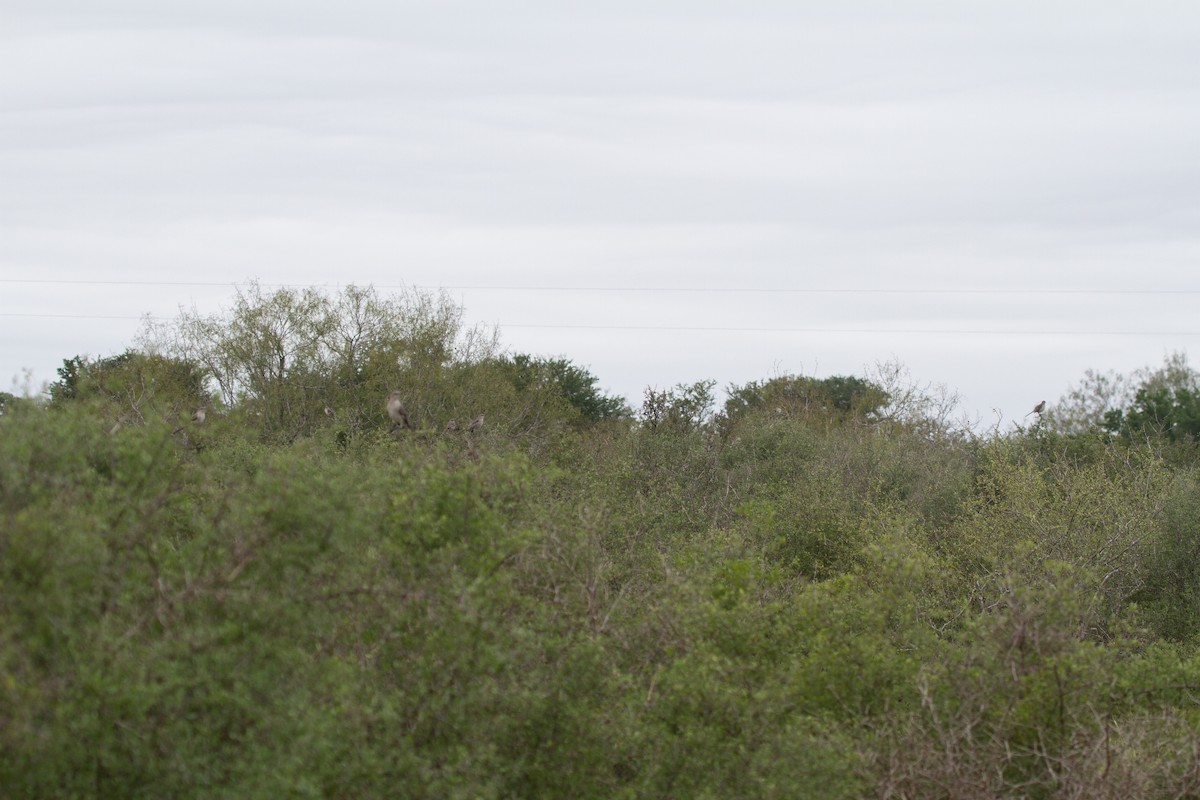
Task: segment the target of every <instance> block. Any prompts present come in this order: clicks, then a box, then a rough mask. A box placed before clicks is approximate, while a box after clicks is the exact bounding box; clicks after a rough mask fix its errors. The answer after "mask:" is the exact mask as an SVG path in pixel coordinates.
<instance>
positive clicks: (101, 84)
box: [0, 0, 1200, 416]
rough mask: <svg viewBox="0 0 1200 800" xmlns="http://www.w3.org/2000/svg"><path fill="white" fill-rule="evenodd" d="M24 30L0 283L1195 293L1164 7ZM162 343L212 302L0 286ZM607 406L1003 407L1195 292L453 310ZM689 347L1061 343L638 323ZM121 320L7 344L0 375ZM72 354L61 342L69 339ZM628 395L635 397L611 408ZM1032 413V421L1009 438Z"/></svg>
mask: <svg viewBox="0 0 1200 800" xmlns="http://www.w3.org/2000/svg"><path fill="white" fill-rule="evenodd" d="M414 5H416V4H393V3H371V2H356V3H350V4H341V5H337V6H334V5H330V4H325V3H305V2H296V3H288V4H283V3H271V2H253V3H245V2H237V3H235V2H224V1H223V0H222V1H220V2H210V3H206V4H202V5H196V6H195V7H189V6H184V5H182V4H163V3H157V2H119V1H118V2H114V3H106V4H105V7H104V9H103V11H102V12H101V11H100V10H98V9H96V8H95V7H94V5H93V4H86V3H83V2H78V3H70V2H58V3H52V4H41V3H38V4H34V3H31V2H30V3H18V4H17V8H16V9H10V10H7V11H5V12H4V19H3V24H0V113H2V114H3V123H4V124H3V125H0V174H3V175H4V176H5V180H4V182H3V183H2V184H0V270H2V272H3V274H4V276H6V277H8V276H12V278H38V279H47V278H49V279H57V280H71V279H75V280H80V279H97V278H102V279H107V280H129V281H150V280H181V279H187V277H188V276H195V275H202V276H203V277H204V278H205V279H206V280H212V281H217V282H220V281H237V280H242V279H245V278H247V277H252V276H257V277H259V278H261V279H262V280H263V281H264V282H311V283H326V282H334V283H337V282H342V283H347V282H358V283H369V282H374V283H377V284H396V283H416V284H420V285H435V286H436V285H446V286H481V285H487V286H496V285H504V286H535V285H577V286H650V287H658V288H665V287H671V286H677V287H687V288H696V287H718V288H720V287H729V288H739V287H741V288H746V287H760V288H761V287H797V288H821V287H824V288H859V289H877V288H903V287H926V288H940V289H977V288H997V289H1008V290H1022V289H1035V290H1044V289H1096V288H1104V289H1108V288H1135V289H1140V288H1168V289H1190V288H1197V287H1196V284H1195V278H1194V277H1193V276H1194V274H1195V269H1194V264H1195V257H1196V255H1197V253H1198V252H1200V235H1198V234H1197V231H1198V230H1200V227H1198V226H1197V222H1198V221H1200V220H1198V216H1200V189H1198V188H1197V187H1200V180H1198V178H1200V174H1198V173H1200V163H1198V162H1200V156H1198V155H1197V151H1196V148H1195V145H1194V142H1195V141H1197V140H1198V139H1200V136H1198V134H1200V102H1198V100H1200V87H1198V86H1197V84H1196V82H1195V78H1194V76H1195V75H1196V74H1200V48H1197V46H1196V45H1197V44H1200V8H1198V9H1193V8H1192V7H1191V6H1185V5H1181V4H1168V3H1165V2H1163V3H1149V4H1139V5H1137V6H1134V5H1132V4H1122V3H1111V2H1105V3H1092V4H1087V5H1084V4H1080V3H1068V2H1053V3H1037V4H1035V3H1005V4H998V3H996V4H992V3H979V4H963V5H961V6H958V7H954V8H949V7H946V6H945V4H932V3H905V4H894V3H879V2H874V3H872V2H857V3H839V4H796V3H786V4H785V3H757V4H753V5H752V6H747V5H746V4H733V3H699V4H697V3H689V4H683V3H679V2H654V3H633V2H620V3H606V4H603V8H600V9H590V10H588V11H579V10H576V9H572V8H570V7H569V6H565V5H563V4H558V3H548V2H545V3H528V2H527V3H517V4H507V5H506V6H505V7H504V8H503V9H501V8H499V7H494V4H484V3H448V4H424V7H422V8H415V7H412V6H414ZM0 291H2V292H3V297H4V300H3V302H2V303H0V312H7V313H10V314H11V313H18V312H19V313H40V314H50V313H62V314H72V315H86V314H98V313H105V314H109V315H112V316H128V315H133V316H136V315H137V314H139V313H143V312H148V313H153V314H159V315H169V314H171V313H172V312H173V310H174V309H175V308H177V307H178V306H179V305H180V304H185V305H188V304H191V303H196V304H197V305H198V306H204V307H214V308H215V307H216V306H217V305H218V304H220V303H221V302H222V301H223V300H227V299H228V294H229V293H228V291H227V290H221V289H211V290H210V289H207V288H202V287H191V288H172V287H163V286H125V287H123V288H112V287H110V288H97V287H62V286H45V285H41V286H39V285H20V284H4V285H3V288H2V289H0ZM456 296H457V297H459V298H460V299H461V300H462V301H463V302H464V303H465V305H466V308H467V314H468V317H470V318H472V319H478V320H481V321H495V322H500V323H502V324H504V323H507V324H508V325H509V326H510V327H506V328H505V329H504V331H503V333H504V338H505V340H506V341H508V342H509V343H510V344H511V346H513V347H514V348H516V349H525V350H533V351H537V352H552V353H562V354H565V355H568V356H570V357H573V358H577V359H578V360H580V361H581V362H583V363H588V364H590V365H591V366H592V367H593V368H594V369H595V371H596V372H597V373H598V374H599V375H600V376H601V377H602V379H603V380H604V381H605V382H606V383H608V384H609V385H610V386H611V387H612V388H614V389H616V390H619V391H622V392H625V393H627V394H630V395H634V396H636V395H638V394H640V390H641V387H642V386H644V385H645V384H647V383H657V384H659V385H663V384H667V383H671V382H674V381H676V380H694V379H698V378H702V377H709V376H711V377H714V378H717V379H718V380H721V381H722V382H725V381H730V380H738V381H740V380H749V379H752V378H756V377H763V376H765V375H767V374H770V373H771V372H772V371H773V370H777V369H782V370H784V371H787V370H794V371H795V370H806V371H813V370H819V371H820V372H821V373H823V374H827V373H829V372H839V371H840V372H857V371H859V370H861V368H862V367H863V365H864V364H866V363H870V362H872V361H874V360H876V359H878V358H887V357H889V356H891V355H895V356H897V357H899V358H901V359H902V360H905V361H907V362H908V363H909V364H910V366H911V367H912V368H913V371H914V373H916V374H918V375H919V376H921V377H925V378H928V379H934V380H939V381H944V382H947V383H949V384H952V385H955V386H958V387H961V388H962V389H963V390H964V393H965V394H966V395H967V398H968V401H969V403H970V406H971V408H972V409H974V410H979V411H982V413H988V411H989V409H990V408H993V407H997V408H1001V409H1005V410H1006V413H1008V415H1009V416H1017V414H1016V413H1015V412H1016V411H1021V410H1022V409H1023V408H1024V406H1025V405H1027V403H1028V401H1029V400H1030V399H1031V397H1030V396H1031V395H1032V396H1033V397H1032V399H1033V400H1034V401H1036V400H1038V399H1041V396H1043V395H1045V396H1047V397H1050V398H1053V397H1054V396H1055V395H1056V394H1057V393H1059V392H1061V391H1062V389H1064V388H1065V386H1066V384H1067V383H1068V382H1070V381H1072V380H1074V379H1075V378H1076V377H1077V376H1078V375H1079V374H1080V373H1081V372H1082V370H1083V369H1085V368H1087V367H1089V366H1095V367H1101V368H1108V367H1112V368H1117V369H1132V368H1133V367H1136V366H1139V365H1141V364H1143V363H1147V362H1154V361H1157V360H1158V359H1159V358H1160V357H1161V355H1162V353H1163V352H1165V351H1167V350H1171V349H1176V348H1184V347H1187V346H1188V345H1189V344H1191V343H1192V341H1194V337H1186V336H1158V337H1155V336H1137V337H1124V338H1122V337H1111V336H1107V337H1090V338H1089V337H1086V336H1080V335H1079V332H1080V331H1112V330H1131V331H1141V332H1145V331H1172V330H1174V331H1184V332H1186V331H1193V332H1194V329H1196V326H1195V325H1194V324H1193V323H1192V322H1191V321H1190V318H1191V315H1190V306H1191V300H1190V298H1189V297H1188V296H1186V295H1175V296H1150V297H1148V296H1142V295H1088V294H1079V295H1037V294H1033V295H1029V294H1024V295H1022V294H989V295H871V294H859V295H805V294H787V293H784V294H778V295H771V294H767V293H732V294H705V293H659V292H656V293H642V294H618V293H596V292H579V293H556V294H546V293H533V292H514V291H509V292H495V291H481V290H457V291H456ZM580 321H586V322H587V323H589V324H596V325H609V326H621V325H624V326H630V325H632V326H637V325H641V326H646V325H677V326H691V327H710V328H718V327H724V328H753V327H760V328H779V329H785V328H786V329H814V328H823V329H838V330H868V329H888V330H905V331H926V330H948V331H965V330H1012V331H1062V332H1063V335H1060V336H1052V335H1043V334H1034V333H1026V334H1022V335H1008V336H986V335H983V334H961V333H960V334H945V335H938V334H927V333H888V334H882V333H881V334H867V333H811V332H807V333H777V334H770V333H754V332H750V331H742V332H729V331H724V332H722V331H710V332H690V333H686V332H678V331H676V332H670V331H657V332H648V331H641V332H634V331H626V330H613V329H607V330H576V329H547V328H539V327H518V326H521V325H530V326H533V325H549V324H565V323H567V322H572V323H579V322H580ZM135 328H136V324H135V323H127V322H120V321H108V322H105V321H97V320H83V319H76V320H59V319H50V318H34V319H30V318H25V317H21V318H16V317H0V341H2V343H0V376H2V375H11V374H14V373H16V372H17V371H18V370H19V369H20V368H22V367H32V368H34V370H35V372H36V374H37V375H40V376H42V377H43V378H48V377H51V376H52V371H53V366H54V365H55V364H57V363H58V362H59V361H60V360H61V359H62V358H65V357H68V356H71V355H74V354H75V353H77V352H92V353H97V352H111V351H114V350H118V349H120V348H121V347H122V346H124V345H125V344H127V343H128V342H129V340H130V337H131V333H132V330H133V329H135ZM73 334H74V335H73ZM631 399H632V398H631ZM1022 413H1023V412H1022Z"/></svg>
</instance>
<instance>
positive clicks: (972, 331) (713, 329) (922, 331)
mask: <svg viewBox="0 0 1200 800" xmlns="http://www.w3.org/2000/svg"><path fill="white" fill-rule="evenodd" d="M0 317H7V318H18V319H20V318H24V319H96V320H133V321H137V320H144V319H149V320H153V321H160V322H161V321H167V320H171V319H174V317H158V316H153V315H149V314H144V315H141V316H120V315H103V314H21V313H4V312H0ZM495 324H496V325H497V326H498V327H499V328H501V329H508V328H526V329H545V330H598V331H663V332H680V333H833V334H872V333H881V334H888V335H893V334H913V335H946V334H953V335H973V336H1200V331H1133V330H1126V331H1113V330H1090V331H1085V330H1051V329H1038V330H996V329H990V330H989V329H977V328H770V327H751V326H745V327H742V326H725V325H590V324H578V323H564V324H539V323H519V322H518V323H505V322H496V323H495Z"/></svg>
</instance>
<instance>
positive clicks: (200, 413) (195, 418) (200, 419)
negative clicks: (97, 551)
mask: <svg viewBox="0 0 1200 800" xmlns="http://www.w3.org/2000/svg"><path fill="white" fill-rule="evenodd" d="M205 416H207V415H206V414H205V413H204V409H203V408H197V409H196V410H195V411H193V412H192V422H194V423H196V424H197V425H203V424H204V417H205Z"/></svg>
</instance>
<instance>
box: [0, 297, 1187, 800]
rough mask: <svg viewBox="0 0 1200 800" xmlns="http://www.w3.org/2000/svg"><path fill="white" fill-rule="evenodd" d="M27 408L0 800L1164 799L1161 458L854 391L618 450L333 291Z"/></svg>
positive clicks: (614, 408) (2, 480) (798, 382)
mask: <svg viewBox="0 0 1200 800" xmlns="http://www.w3.org/2000/svg"><path fill="white" fill-rule="evenodd" d="M61 378H62V380H61V381H60V382H59V383H58V384H56V386H55V387H54V388H53V389H52V392H51V396H52V398H53V399H52V400H51V401H50V402H47V403H33V402H28V401H25V402H16V401H11V400H10V401H9V402H7V403H6V404H5V405H4V406H3V412H2V416H0V517H2V519H3V521H4V524H3V527H2V528H0V787H2V789H3V791H2V792H0V794H3V795H4V796H6V797H105V798H107V797H125V796H153V797H183V798H186V797H196V798H201V797H203V798H210V797H238V798H245V797H264V798H266V797H271V798H274V797H291V796H310V797H367V798H370V797H381V798H382V797H388V798H390V797H472V798H475V797H497V798H499V797H630V798H632V797H714V798H716V797H721V798H724V797H768V798H770V797H806V798H837V797H845V798H857V797H870V796H874V797H881V798H893V797H894V798H900V797H922V798H926V797H933V798H936V797H945V798H951V797H954V798H960V797H1014V798H1015V797H1022V798H1024V797H1041V798H1058V797H1064V798H1065V797H1112V798H1136V797H1185V796H1195V795H1197V794H1198V793H1200V761H1198V758H1197V753H1198V752H1200V734H1198V733H1197V730H1198V728H1197V725H1198V723H1200V709H1198V707H1197V702H1196V697H1197V693H1198V692H1200V658H1197V651H1196V644H1197V635H1198V634H1200V482H1198V480H1197V475H1196V472H1195V468H1194V458H1193V457H1192V449H1191V444H1190V442H1189V441H1187V437H1186V436H1178V435H1176V436H1174V437H1173V436H1171V430H1170V429H1163V428H1161V427H1160V428H1157V429H1153V428H1150V427H1145V428H1139V429H1137V430H1138V433H1137V435H1132V434H1129V435H1126V434H1124V433H1122V430H1123V429H1117V430H1116V431H1112V430H1108V431H1106V430H1105V429H1104V425H1103V424H1102V416H1101V418H1100V419H1098V420H1097V423H1100V424H1094V425H1092V426H1091V427H1087V426H1079V427H1078V429H1068V428H1069V426H1066V425H1055V424H1053V420H1051V419H1048V420H1047V421H1046V422H1045V423H1042V422H1038V423H1036V424H1034V425H1033V426H1032V427H1030V428H1028V429H1025V430H1018V431H1017V432H1016V433H1014V434H1009V435H999V434H994V435H991V436H985V437H980V436H975V435H973V434H970V433H968V432H965V431H956V430H955V429H953V428H951V427H948V426H947V425H945V424H944V420H943V419H942V417H941V416H939V415H938V414H934V413H930V410H931V409H936V408H937V404H936V403H931V402H927V400H928V399H927V398H925V399H922V398H921V397H919V396H918V395H919V393H917V392H913V391H912V387H908V389H907V390H905V389H904V388H903V387H899V386H898V385H885V383H884V382H877V381H874V380H869V379H867V378H857V377H844V378H835V379H825V380H815V379H809V378H803V377H792V376H785V377H779V378H775V379H772V380H768V381H764V382H755V383H751V384H748V385H746V386H734V387H729V391H728V397H729V401H728V402H727V403H726V404H725V405H724V407H723V408H722V409H721V410H720V411H719V412H718V411H717V410H716V403H715V399H714V395H713V391H712V390H713V384H712V383H711V382H705V381H702V382H699V383H696V384H692V385H683V386H677V387H675V388H673V389H667V390H661V391H659V390H648V391H647V393H646V396H645V397H644V398H643V402H642V405H641V408H640V410H639V411H638V412H637V413H636V414H634V413H633V412H632V411H630V410H629V409H628V408H626V407H625V404H624V402H623V401H620V400H619V399H618V398H611V397H608V396H606V395H604V394H603V392H602V391H600V390H599V389H598V388H597V381H596V379H595V378H594V377H593V376H591V375H590V373H588V372H587V371H586V370H585V369H582V368H580V367H577V366H575V365H573V364H571V363H570V362H569V361H566V360H565V359H562V358H553V359H546V358H535V357H532V356H510V355H507V354H504V353H501V352H500V351H499V349H498V348H497V347H496V346H495V343H494V339H493V338H491V337H487V336H481V335H480V334H479V333H478V332H472V331H465V330H463V329H462V327H461V325H460V321H459V318H458V317H457V316H456V311H455V309H454V308H453V307H452V306H450V305H448V304H445V303H444V302H442V301H439V300H438V299H437V298H429V297H419V296H414V297H407V298H391V299H381V298H379V297H377V296H376V295H375V294H374V293H373V292H371V291H369V290H348V291H347V292H346V293H344V294H343V295H341V296H339V297H335V298H326V297H322V296H319V295H308V294H307V293H294V292H290V291H284V292H280V293H276V294H271V295H265V294H262V293H261V292H257V290H255V292H252V293H250V294H249V295H246V296H243V297H242V298H240V300H239V303H238V305H236V306H235V308H234V309H232V310H231V311H230V312H229V313H228V314H226V315H218V316H216V317H213V318H208V319H198V318H195V317H190V316H186V315H185V317H184V318H182V319H181V320H180V321H179V323H178V324H177V325H176V326H174V327H170V328H167V329H161V330H158V331H152V332H150V333H149V334H148V335H147V337H146V338H145V339H144V340H143V342H142V343H141V346H140V347H139V348H138V349H136V350H132V351H130V352H129V353H127V354H123V355H122V356H119V357H114V358H110V359H101V360H98V361H92V360H88V359H72V360H70V361H68V362H67V363H66V364H65V365H64V370H63V372H62V373H61ZM197 381H198V382H197ZM391 389H400V390H401V391H403V392H404V396H405V402H406V404H407V406H408V410H409V413H410V415H411V416H412V417H413V418H414V421H415V423H416V425H415V430H407V429H399V430H393V425H392V423H391V421H390V420H389V419H388V418H387V416H386V414H385V413H384V411H383V398H384V396H385V395H386V394H387V392H388V391H390V390H391ZM210 392H211V394H210ZM1173 397H1174V398H1175V399H1176V400H1177V401H1179V403H1180V404H1181V406H1185V405H1186V400H1187V398H1186V397H1183V396H1181V395H1178V394H1175V395H1173ZM196 407H205V408H206V410H207V414H206V416H205V419H204V421H203V422H193V421H192V420H191V419H190V414H191V412H192V411H193V410H194V409H195V408H196ZM326 408H328V409H329V413H326V412H325V409H326ZM1127 410H1128V409H1127ZM1135 410H1136V409H1135ZM478 413H484V414H485V422H484V424H483V426H482V428H480V429H478V430H476V431H474V432H468V431H467V430H466V424H465V423H466V422H467V420H469V419H471V418H472V417H474V416H475V415H477V414H478ZM451 419H455V420H456V421H457V422H458V423H459V425H458V426H456V428H453V429H450V430H447V429H446V424H447V423H448V422H449V420H451Z"/></svg>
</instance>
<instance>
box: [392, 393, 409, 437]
mask: <svg viewBox="0 0 1200 800" xmlns="http://www.w3.org/2000/svg"><path fill="white" fill-rule="evenodd" d="M387 413H388V416H389V417H391V418H392V423H393V424H392V429H393V430H395V429H396V426H398V425H403V426H404V427H406V428H410V429H411V428H412V423H411V422H409V421H408V411H407V409H405V408H404V403H403V402H401V400H400V393H399V392H392V393H391V394H389V395H388V398H387Z"/></svg>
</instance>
